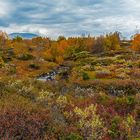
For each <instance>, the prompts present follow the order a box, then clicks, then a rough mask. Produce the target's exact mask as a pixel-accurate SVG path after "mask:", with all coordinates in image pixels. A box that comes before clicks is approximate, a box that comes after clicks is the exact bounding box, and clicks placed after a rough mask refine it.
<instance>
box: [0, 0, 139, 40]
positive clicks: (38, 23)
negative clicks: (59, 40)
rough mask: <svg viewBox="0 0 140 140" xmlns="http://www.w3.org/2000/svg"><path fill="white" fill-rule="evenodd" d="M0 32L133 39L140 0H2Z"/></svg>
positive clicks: (54, 36) (0, 5) (0, 4)
mask: <svg viewBox="0 0 140 140" xmlns="http://www.w3.org/2000/svg"><path fill="white" fill-rule="evenodd" d="M0 7H2V8H1V9H0V29H1V30H5V31H7V32H8V33H11V32H33V33H37V34H40V35H43V36H44V35H47V36H49V37H53V38H56V37H57V36H59V35H65V36H76V35H81V34H82V33H86V34H89V33H90V34H92V35H99V34H103V33H106V32H112V31H116V30H118V31H120V32H123V33H124V35H125V36H129V35H131V34H133V33H134V32H135V31H136V26H137V27H138V28H139V27H140V17H139V13H140V2H139V0H117V1H116V0H86V1H85V0H71V1H69V0H59V1H58V0H51V1H47V0H40V1H38V0H24V1H21V0H1V2H0Z"/></svg>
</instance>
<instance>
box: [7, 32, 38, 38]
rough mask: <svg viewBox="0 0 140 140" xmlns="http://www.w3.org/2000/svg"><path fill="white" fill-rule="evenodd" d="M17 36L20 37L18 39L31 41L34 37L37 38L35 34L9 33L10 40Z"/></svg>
mask: <svg viewBox="0 0 140 140" xmlns="http://www.w3.org/2000/svg"><path fill="white" fill-rule="evenodd" d="M17 36H20V37H22V38H24V39H32V38H34V37H38V35H37V34H33V33H11V34H9V37H10V38H11V39H13V38H15V37H17Z"/></svg>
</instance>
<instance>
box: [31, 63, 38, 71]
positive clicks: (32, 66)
mask: <svg viewBox="0 0 140 140" xmlns="http://www.w3.org/2000/svg"><path fill="white" fill-rule="evenodd" d="M29 68H31V69H36V70H38V69H39V68H40V66H39V65H38V64H30V65H29Z"/></svg>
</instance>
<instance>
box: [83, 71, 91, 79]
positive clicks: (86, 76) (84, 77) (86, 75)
mask: <svg viewBox="0 0 140 140" xmlns="http://www.w3.org/2000/svg"><path fill="white" fill-rule="evenodd" d="M82 76H83V80H89V79H90V78H89V76H88V74H87V73H85V72H83V75H82Z"/></svg>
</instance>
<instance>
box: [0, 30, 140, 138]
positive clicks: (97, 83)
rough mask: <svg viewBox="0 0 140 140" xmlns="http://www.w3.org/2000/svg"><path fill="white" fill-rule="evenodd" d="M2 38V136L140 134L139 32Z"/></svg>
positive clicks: (128, 136) (39, 136)
mask: <svg viewBox="0 0 140 140" xmlns="http://www.w3.org/2000/svg"><path fill="white" fill-rule="evenodd" d="M0 40H1V41H0V97H1V98H0V139H11V138H12V139H15V140H19V139H20V140H21V139H26V140H58V139H59V140H129V139H130V140H131V139H132V140H138V139H139V138H140V47H139V44H140V35H139V34H137V35H136V36H135V37H134V38H133V40H131V41H121V39H120V37H119V34H118V33H117V32H115V33H110V34H107V35H104V36H99V37H96V38H95V37H89V36H88V37H70V38H65V37H62V36H61V37H59V38H58V39H57V40H50V39H49V38H42V37H36V38H32V39H29V40H27V39H18V38H14V39H8V38H6V37H5V34H4V35H3V34H2V33H1V36H0Z"/></svg>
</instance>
